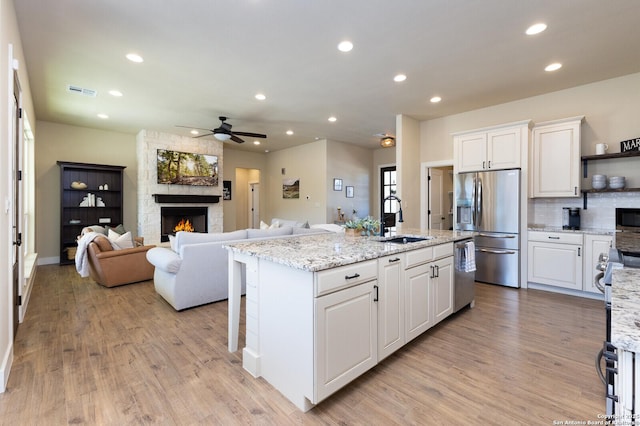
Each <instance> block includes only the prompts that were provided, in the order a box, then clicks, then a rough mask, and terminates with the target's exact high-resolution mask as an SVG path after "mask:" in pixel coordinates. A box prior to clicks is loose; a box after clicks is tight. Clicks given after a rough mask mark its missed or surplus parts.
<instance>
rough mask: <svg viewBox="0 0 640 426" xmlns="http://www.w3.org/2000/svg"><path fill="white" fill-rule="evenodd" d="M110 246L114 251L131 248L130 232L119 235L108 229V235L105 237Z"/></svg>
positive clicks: (131, 238)
mask: <svg viewBox="0 0 640 426" xmlns="http://www.w3.org/2000/svg"><path fill="white" fill-rule="evenodd" d="M107 237H108V238H109V241H110V242H111V245H112V246H113V249H114V250H122V249H127V248H133V247H134V245H133V237H132V236H131V232H125V233H124V234H122V235H120V234H118V233H117V232H115V231H113V230H112V229H109V234H108V235H107Z"/></svg>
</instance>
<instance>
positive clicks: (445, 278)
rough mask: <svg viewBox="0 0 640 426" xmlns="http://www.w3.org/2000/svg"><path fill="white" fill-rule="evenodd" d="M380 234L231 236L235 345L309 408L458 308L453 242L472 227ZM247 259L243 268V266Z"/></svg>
mask: <svg viewBox="0 0 640 426" xmlns="http://www.w3.org/2000/svg"><path fill="white" fill-rule="evenodd" d="M402 235H403V236H412V237H420V238H424V240H422V241H417V242H409V243H406V244H402V243H400V244H398V243H392V242H390V241H388V239H385V238H382V237H348V236H345V235H344V234H336V233H323V234H315V235H306V236H296V237H286V238H279V239H271V240H262V241H248V242H242V243H233V244H229V245H228V246H226V248H227V249H228V250H229V351H231V352H235V351H236V350H237V349H238V329H239V322H240V321H239V319H240V298H241V295H240V288H241V282H242V276H243V272H244V275H245V280H246V289H247V295H246V346H245V348H244V349H243V355H242V358H243V367H244V368H245V369H246V370H247V371H249V372H250V373H251V374H252V375H253V376H254V377H263V378H264V379H265V380H267V381H268V382H269V383H271V384H272V385H273V386H274V387H275V388H277V389H278V390H279V391H280V392H281V393H282V394H284V395H285V396H286V397H287V398H289V399H290V400H291V401H292V402H293V403H294V404H295V405H296V406H297V407H298V408H300V409H301V410H303V411H307V410H309V409H310V408H312V407H313V406H314V405H315V404H317V403H318V402H320V401H322V400H323V399H325V398H326V397H327V396H329V395H331V394H332V393H334V392H335V391H337V390H338V389H340V388H341V387H343V386H345V385H346V384H348V383H349V382H351V381H352V380H354V379H355V378H356V377H358V376H359V375H361V374H363V373H364V372H366V371H367V370H369V369H370V368H371V367H373V366H374V365H376V364H377V363H378V362H379V361H380V360H381V359H382V358H384V357H385V356H387V355H389V354H390V353H392V352H393V351H395V350H397V349H399V348H400V347H402V346H403V345H404V344H405V343H407V342H408V341H409V340H411V339H413V338H415V337H417V336H418V335H420V334H421V333H423V332H424V331H426V330H427V329H429V328H430V327H432V326H433V325H435V324H436V323H437V322H439V321H441V320H442V319H444V318H446V317H447V316H448V315H450V314H451V313H452V312H453V298H454V294H453V270H454V265H453V251H454V242H456V241H460V240H463V239H467V238H470V237H472V235H473V234H472V233H471V232H459V231H439V230H429V231H420V230H409V229H407V230H403V232H402ZM243 268H244V271H243Z"/></svg>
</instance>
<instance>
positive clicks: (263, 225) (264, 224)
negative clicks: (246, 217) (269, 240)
mask: <svg viewBox="0 0 640 426" xmlns="http://www.w3.org/2000/svg"><path fill="white" fill-rule="evenodd" d="M260 229H269V225H267V224H266V223H264V221H263V220H261V221H260Z"/></svg>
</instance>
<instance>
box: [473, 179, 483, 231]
mask: <svg viewBox="0 0 640 426" xmlns="http://www.w3.org/2000/svg"><path fill="white" fill-rule="evenodd" d="M477 186H478V189H477V190H476V197H477V200H476V209H477V213H476V216H477V219H478V221H477V222H476V224H475V225H476V227H480V226H482V209H483V206H482V178H478V183H477Z"/></svg>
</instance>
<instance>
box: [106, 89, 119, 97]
mask: <svg viewBox="0 0 640 426" xmlns="http://www.w3.org/2000/svg"><path fill="white" fill-rule="evenodd" d="M109 94H110V95H111V96H115V97H116V98H119V97H121V96H122V92H121V91H119V90H109Z"/></svg>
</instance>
